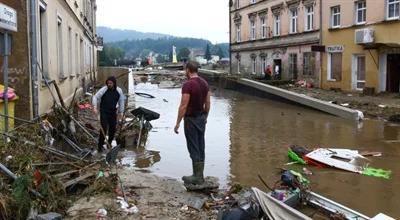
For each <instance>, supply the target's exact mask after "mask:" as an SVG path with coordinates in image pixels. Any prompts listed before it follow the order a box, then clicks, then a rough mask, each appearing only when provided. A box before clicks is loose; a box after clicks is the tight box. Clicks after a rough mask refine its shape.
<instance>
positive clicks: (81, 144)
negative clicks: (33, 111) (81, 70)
mask: <svg viewBox="0 0 400 220" xmlns="http://www.w3.org/2000/svg"><path fill="white" fill-rule="evenodd" d="M60 100H62V98H60ZM61 103H62V104H61V105H58V104H55V105H54V107H53V112H52V113H51V114H49V115H46V116H44V117H42V118H41V119H38V120H36V121H32V122H29V123H26V124H22V125H20V126H19V127H17V128H16V129H15V130H13V131H12V132H10V133H7V134H5V133H3V134H2V135H3V136H4V137H5V139H6V140H5V141H3V142H1V143H0V158H1V163H0V218H1V219H26V218H27V217H28V216H29V218H28V219H36V218H37V216H38V214H46V213H49V214H50V212H54V213H60V214H61V215H65V214H66V210H67V208H68V207H69V206H70V205H71V204H72V202H73V201H74V200H76V199H77V198H79V197H82V196H86V197H91V196H93V195H95V194H103V193H112V194H117V191H118V190H116V189H118V188H119V189H120V190H119V191H121V190H122V191H123V189H122V186H118V175H117V174H116V173H113V172H110V167H109V164H107V162H106V160H105V158H104V157H103V156H102V155H99V154H95V151H94V149H95V148H97V138H98V133H99V132H98V131H99V127H100V125H99V124H100V123H99V121H98V119H97V118H96V116H95V115H94V114H93V113H92V108H91V105H90V104H89V103H88V100H83V101H80V102H72V103H73V104H71V106H69V107H66V106H65V104H63V102H61ZM139 128H140V119H137V118H134V117H133V116H132V118H131V120H130V121H129V122H125V123H122V124H121V125H120V126H119V134H121V135H118V134H117V136H118V137H120V139H124V141H125V136H126V135H127V134H131V133H133V134H134V135H135V134H136V135H137V134H139ZM147 131H148V129H147V128H144V129H142V131H141V132H142V140H143V139H144V141H145V139H146V136H147ZM124 135H125V136H124ZM134 139H135V138H134ZM132 141H133V140H132ZM144 141H142V143H143V142H144ZM121 142H122V141H121ZM105 177H107V178H105ZM125 208H126V209H127V210H128V211H129V212H131V211H132V210H131V209H132V207H129V206H128V207H125Z"/></svg>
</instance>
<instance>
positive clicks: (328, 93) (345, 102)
mask: <svg viewBox="0 0 400 220" xmlns="http://www.w3.org/2000/svg"><path fill="white" fill-rule="evenodd" d="M280 87H281V88H285V89H288V90H290V91H293V92H297V93H300V94H305V95H308V96H310V97H313V98H317V99H321V100H324V101H328V102H332V103H334V104H338V105H342V106H345V107H348V108H351V109H356V110H360V111H362V112H363V113H364V115H365V117H367V118H378V119H385V120H388V119H389V118H390V117H391V116H393V115H396V114H400V94H393V93H382V94H377V95H374V96H367V95H363V94H362V93H356V92H354V93H345V92H340V91H332V90H322V89H317V88H304V87H298V86H288V85H286V86H280Z"/></svg>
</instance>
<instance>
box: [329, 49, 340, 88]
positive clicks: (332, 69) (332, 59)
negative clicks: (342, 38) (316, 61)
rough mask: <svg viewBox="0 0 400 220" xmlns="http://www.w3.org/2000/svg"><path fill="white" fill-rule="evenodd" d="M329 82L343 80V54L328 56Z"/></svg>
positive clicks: (330, 54)
mask: <svg viewBox="0 0 400 220" xmlns="http://www.w3.org/2000/svg"><path fill="white" fill-rule="evenodd" d="M328 80H332V81H340V80H342V53H329V54H328Z"/></svg>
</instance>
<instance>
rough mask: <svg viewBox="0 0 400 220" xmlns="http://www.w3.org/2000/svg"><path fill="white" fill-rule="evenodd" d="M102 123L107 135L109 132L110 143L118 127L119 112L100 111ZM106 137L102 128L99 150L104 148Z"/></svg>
mask: <svg viewBox="0 0 400 220" xmlns="http://www.w3.org/2000/svg"><path fill="white" fill-rule="evenodd" d="M100 123H101V127H102V128H103V131H104V132H105V135H107V132H108V143H109V144H111V142H112V140H113V139H114V135H115V130H116V127H117V113H116V112H114V113H108V112H100ZM104 138H105V137H104V135H103V132H102V131H101V130H100V136H99V144H98V145H97V147H98V150H99V151H102V150H103V145H104Z"/></svg>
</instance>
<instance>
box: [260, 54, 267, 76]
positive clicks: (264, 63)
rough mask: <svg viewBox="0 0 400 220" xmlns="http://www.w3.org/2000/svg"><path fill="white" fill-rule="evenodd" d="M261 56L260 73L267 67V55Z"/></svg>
mask: <svg viewBox="0 0 400 220" xmlns="http://www.w3.org/2000/svg"><path fill="white" fill-rule="evenodd" d="M260 58H261V73H264V72H265V69H266V68H267V57H266V56H262V57H260Z"/></svg>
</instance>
